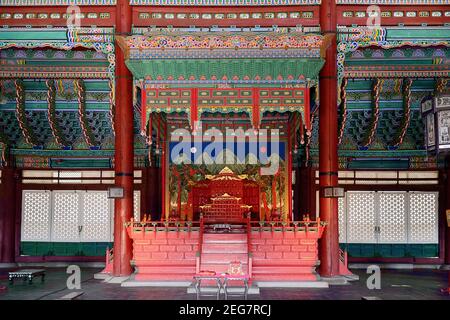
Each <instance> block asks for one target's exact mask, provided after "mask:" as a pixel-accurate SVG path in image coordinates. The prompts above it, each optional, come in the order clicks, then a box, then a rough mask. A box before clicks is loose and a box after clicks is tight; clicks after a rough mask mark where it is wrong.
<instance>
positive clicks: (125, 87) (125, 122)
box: [113, 0, 134, 276]
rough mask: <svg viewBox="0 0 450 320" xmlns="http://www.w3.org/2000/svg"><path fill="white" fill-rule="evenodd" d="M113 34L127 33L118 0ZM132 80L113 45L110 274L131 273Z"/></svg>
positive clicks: (125, 6)
mask: <svg viewBox="0 0 450 320" xmlns="http://www.w3.org/2000/svg"><path fill="white" fill-rule="evenodd" d="M116 15H117V18H116V32H117V33H118V34H119V35H127V34H130V33H131V6H130V4H129V1H128V0H118V1H117V6H116ZM132 86H133V80H132V75H131V73H130V71H129V70H128V69H127V67H126V65H125V57H124V53H123V52H122V50H121V49H120V48H119V46H118V45H116V95H115V96H116V105H115V108H116V116H115V119H116V121H115V123H114V125H115V132H116V137H115V157H114V162H115V169H114V170H115V176H116V178H115V182H116V186H118V187H121V188H123V190H124V197H123V198H121V199H116V200H115V206H114V260H113V275H114V276H128V275H130V274H131V272H132V268H131V265H130V260H131V259H132V241H131V239H130V238H129V237H128V235H127V231H126V229H125V226H124V224H125V222H127V221H130V219H131V217H132V216H133V169H134V150H133V138H134V137H133V131H134V130H133V97H132V90H133V87H132Z"/></svg>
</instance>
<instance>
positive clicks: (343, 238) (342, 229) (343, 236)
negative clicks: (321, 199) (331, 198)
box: [338, 198, 347, 243]
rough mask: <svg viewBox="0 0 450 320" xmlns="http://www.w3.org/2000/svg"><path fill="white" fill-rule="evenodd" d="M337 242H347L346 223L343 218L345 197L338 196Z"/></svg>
mask: <svg viewBox="0 0 450 320" xmlns="http://www.w3.org/2000/svg"><path fill="white" fill-rule="evenodd" d="M338 219H339V221H338V222H339V243H345V242H347V232H346V231H347V224H346V218H345V198H338Z"/></svg>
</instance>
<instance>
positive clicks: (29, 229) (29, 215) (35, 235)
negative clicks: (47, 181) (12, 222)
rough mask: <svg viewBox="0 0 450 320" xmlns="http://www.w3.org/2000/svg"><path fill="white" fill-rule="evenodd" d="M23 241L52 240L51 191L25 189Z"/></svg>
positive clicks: (23, 198) (23, 196)
mask: <svg viewBox="0 0 450 320" xmlns="http://www.w3.org/2000/svg"><path fill="white" fill-rule="evenodd" d="M21 228H22V230H21V231H22V232H21V240H22V241H50V238H51V192H50V191H40V190H24V191H23V192H22V226H21Z"/></svg>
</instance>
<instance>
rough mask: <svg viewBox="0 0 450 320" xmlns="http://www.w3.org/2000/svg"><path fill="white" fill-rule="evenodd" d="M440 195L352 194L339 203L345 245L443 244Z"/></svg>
mask: <svg viewBox="0 0 450 320" xmlns="http://www.w3.org/2000/svg"><path fill="white" fill-rule="evenodd" d="M438 222H439V221H438V193H437V192H403V191H380V192H365V191H348V192H346V194H345V197H344V198H342V199H339V242H341V243H389V244H392V243H397V244H400V243H403V244H406V243H417V244H425V243H430V244H431V243H433V244H437V243H439V224H438Z"/></svg>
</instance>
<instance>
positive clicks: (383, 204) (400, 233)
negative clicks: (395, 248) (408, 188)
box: [375, 192, 408, 243]
mask: <svg viewBox="0 0 450 320" xmlns="http://www.w3.org/2000/svg"><path fill="white" fill-rule="evenodd" d="M377 194H378V197H379V198H378V201H379V214H378V223H377V228H376V230H375V231H376V233H377V234H378V242H379V243H406V241H407V228H406V226H407V225H406V218H407V201H406V200H407V195H408V194H407V192H377Z"/></svg>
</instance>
